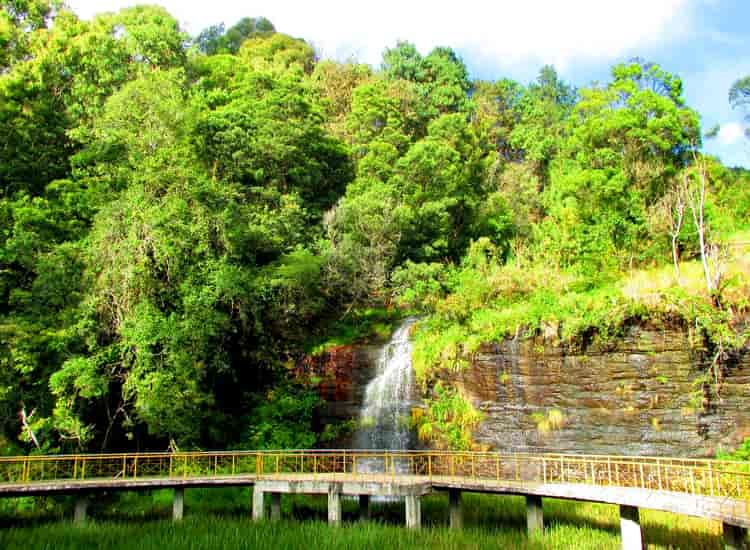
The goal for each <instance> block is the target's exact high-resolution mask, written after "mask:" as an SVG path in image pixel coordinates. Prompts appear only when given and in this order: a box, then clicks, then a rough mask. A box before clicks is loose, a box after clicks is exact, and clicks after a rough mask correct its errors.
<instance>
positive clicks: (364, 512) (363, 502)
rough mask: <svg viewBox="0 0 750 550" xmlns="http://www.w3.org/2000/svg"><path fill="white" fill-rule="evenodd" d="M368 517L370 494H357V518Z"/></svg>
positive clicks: (363, 519) (366, 518) (365, 518)
mask: <svg viewBox="0 0 750 550" xmlns="http://www.w3.org/2000/svg"><path fill="white" fill-rule="evenodd" d="M368 519H370V495H359V520H360V521H367V520H368Z"/></svg>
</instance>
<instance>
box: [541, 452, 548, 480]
mask: <svg viewBox="0 0 750 550" xmlns="http://www.w3.org/2000/svg"><path fill="white" fill-rule="evenodd" d="M542 479H543V480H544V483H547V461H546V460H545V459H544V457H542Z"/></svg>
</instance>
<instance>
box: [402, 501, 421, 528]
mask: <svg viewBox="0 0 750 550" xmlns="http://www.w3.org/2000/svg"><path fill="white" fill-rule="evenodd" d="M406 527H408V528H409V529H419V528H421V527H422V499H421V498H420V497H418V496H417V495H407V496H406Z"/></svg>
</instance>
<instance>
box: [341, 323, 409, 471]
mask: <svg viewBox="0 0 750 550" xmlns="http://www.w3.org/2000/svg"><path fill="white" fill-rule="evenodd" d="M416 321H417V319H415V318H411V317H410V318H408V319H406V320H405V321H404V322H403V323H401V326H399V328H398V329H397V330H396V332H394V333H393V336H392V337H391V339H390V341H389V342H388V343H387V344H385V345H384V346H383V347H382V348H381V349H380V351H379V353H378V357H377V370H376V373H375V378H373V379H372V380H371V381H370V383H369V384H367V388H366V389H365V399H364V404H363V407H362V410H361V411H360V415H359V428H358V430H357V433H356V434H355V437H354V443H355V446H356V448H358V449H389V450H406V449H409V447H410V446H411V444H412V443H413V439H412V431H411V430H410V429H409V417H410V414H411V407H412V406H413V405H414V403H415V394H416V392H415V388H414V370H413V369H412V364H411V351H412V344H411V342H410V341H409V332H410V330H411V327H412V326H413V325H414V323H416ZM375 467H376V465H375V464H367V463H364V464H362V466H361V467H360V468H358V469H359V470H360V471H363V472H367V471H368V470H370V468H375ZM381 467H382V466H381Z"/></svg>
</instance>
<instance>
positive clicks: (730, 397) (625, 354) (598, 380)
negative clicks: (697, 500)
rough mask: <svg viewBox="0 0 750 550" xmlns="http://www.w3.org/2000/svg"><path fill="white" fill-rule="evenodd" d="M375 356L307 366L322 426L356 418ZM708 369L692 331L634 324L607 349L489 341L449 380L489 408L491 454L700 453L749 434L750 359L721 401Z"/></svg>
mask: <svg viewBox="0 0 750 550" xmlns="http://www.w3.org/2000/svg"><path fill="white" fill-rule="evenodd" d="M377 352H378V346H355V347H351V346H349V347H342V348H337V349H334V350H332V351H331V352H329V353H326V354H323V355H322V356H319V357H316V358H312V359H308V360H306V361H305V363H304V364H303V365H301V366H300V368H301V369H302V370H303V371H304V372H306V373H307V374H308V375H310V374H313V375H314V376H318V377H319V378H320V379H321V382H320V384H319V386H318V387H319V388H320V392H321V395H322V396H323V397H324V398H325V399H326V400H327V401H328V410H327V418H325V419H324V421H333V420H345V419H351V418H357V416H358V413H359V410H360V407H361V406H362V401H363V398H364V390H365V386H366V385H367V383H368V382H369V381H370V379H371V378H372V377H373V376H374V372H375V362H376V359H377ZM706 367H707V363H706V360H705V358H704V357H703V354H702V353H700V352H696V351H693V350H692V348H691V346H690V342H689V339H688V336H687V334H685V333H684V332H681V331H679V330H661V329H655V328H643V327H633V328H631V329H630V330H629V332H628V333H627V334H626V336H624V337H623V338H621V339H619V340H618V341H617V342H615V343H614V344H613V345H612V346H610V347H609V348H606V349H600V348H596V347H594V346H589V347H588V348H586V349H584V350H582V351H576V352H573V351H571V350H568V349H563V348H560V347H556V346H554V345H551V344H550V343H549V340H543V339H542V338H539V339H537V340H525V341H519V342H513V341H505V342H502V343H498V344H488V345H485V346H483V347H482V349H481V350H480V351H479V353H477V354H476V355H475V357H474V359H473V361H472V364H471V366H470V367H469V368H467V369H466V370H464V371H461V372H459V373H456V374H450V375H446V377H448V378H449V380H450V381H451V382H452V383H453V384H454V385H457V386H460V387H462V388H463V390H464V391H465V392H466V394H467V395H468V396H469V397H470V398H471V399H472V400H473V402H474V404H475V406H476V407H477V408H478V409H480V410H481V411H483V412H484V414H485V419H484V421H483V422H482V423H481V425H480V426H479V427H478V428H477V429H476V430H475V432H474V439H475V440H476V441H477V442H478V443H481V444H484V445H487V446H489V447H490V448H492V449H496V450H501V451H505V452H561V453H567V452H575V453H591V454H628V455H663V456H664V455H667V456H694V457H695V456H708V455H712V454H713V453H714V452H715V450H716V449H717V447H719V446H722V447H724V448H728V447H732V446H735V445H736V444H738V443H739V442H741V441H742V440H743V439H744V438H745V437H747V436H750V354H747V353H746V354H745V355H744V356H742V357H740V358H739V360H737V361H734V362H733V363H731V364H729V365H727V366H726V367H725V368H724V376H723V380H722V382H721V384H720V391H719V397H718V398H717V397H716V396H715V395H713V396H711V398H710V399H706V397H705V395H704V392H702V391H701V387H700V386H699V385H698V386H696V384H695V382H694V381H695V380H696V379H697V378H698V377H699V376H700V375H701V374H702V373H704V372H705V370H706ZM708 393H710V392H706V394H708ZM349 443H350V442H348V441H345V440H342V441H337V442H336V444H337V445H342V446H345V445H347V444H349Z"/></svg>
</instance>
